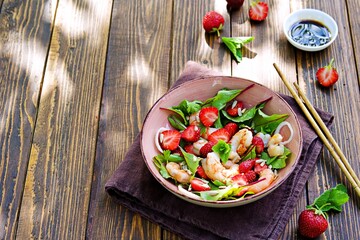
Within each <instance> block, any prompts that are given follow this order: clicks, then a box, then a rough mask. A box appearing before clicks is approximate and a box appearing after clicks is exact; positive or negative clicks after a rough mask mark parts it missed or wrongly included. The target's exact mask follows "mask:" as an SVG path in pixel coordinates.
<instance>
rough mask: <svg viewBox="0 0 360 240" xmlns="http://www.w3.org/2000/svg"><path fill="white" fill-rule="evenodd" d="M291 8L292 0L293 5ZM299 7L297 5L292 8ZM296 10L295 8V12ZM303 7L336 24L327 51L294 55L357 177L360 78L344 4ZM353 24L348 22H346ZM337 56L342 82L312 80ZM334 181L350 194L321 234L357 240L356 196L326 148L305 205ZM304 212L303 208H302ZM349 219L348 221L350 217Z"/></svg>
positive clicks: (359, 215) (304, 81) (304, 82)
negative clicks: (327, 84)
mask: <svg viewBox="0 0 360 240" xmlns="http://www.w3.org/2000/svg"><path fill="white" fill-rule="evenodd" d="M292 3H293V4H294V6H295V5H296V4H297V3H296V1H292ZM296 7H299V5H296ZM296 7H294V8H293V10H296V9H297V8H296ZM301 8H316V9H320V10H322V11H324V12H327V13H328V14H330V15H331V16H332V17H333V18H334V19H335V21H336V22H337V24H338V26H339V35H338V38H337V39H336V40H335V42H334V43H333V44H332V45H331V46H330V48H328V49H325V50H323V51H321V52H316V53H305V52H301V51H297V52H296V56H297V65H298V77H299V81H300V84H301V86H302V88H303V89H304V90H305V91H306V93H307V95H308V97H309V99H310V100H311V102H312V103H313V104H314V105H315V106H317V107H319V108H321V109H323V110H325V111H329V112H331V113H332V114H334V116H335V121H334V126H333V128H332V129H331V130H332V133H333V135H334V138H335V140H336V141H337V142H338V144H339V146H340V148H341V149H342V150H343V151H344V154H345V155H346V156H347V157H348V160H349V162H350V164H351V165H352V166H353V168H354V171H355V172H356V173H357V174H358V175H359V173H360V165H359V164H358V156H359V154H360V149H359V148H358V146H359V145H360V139H359V137H358V136H359V134H360V126H359V124H357V123H358V122H359V121H360V113H359V112H360V94H359V79H358V75H357V71H356V63H355V56H354V55H353V51H354V49H353V46H352V42H351V32H350V26H349V18H348V15H347V12H348V11H349V9H347V4H346V2H345V1H335V0H331V1H306V2H304V3H303V4H302V6H301ZM350 21H351V19H350ZM332 57H334V58H335V67H336V68H337V70H338V72H339V75H340V79H339V81H338V82H337V83H336V84H335V85H334V86H333V87H331V88H322V87H321V86H320V85H319V84H318V83H317V81H316V77H315V73H316V71H317V69H318V68H320V67H322V66H325V65H327V64H328V63H329V62H330V60H331V58H332ZM338 183H344V184H346V185H347V187H348V189H349V191H350V198H351V199H350V201H349V203H347V204H346V205H345V206H344V208H343V209H344V211H343V212H342V213H340V214H330V218H329V222H330V227H329V230H328V231H326V232H325V237H326V238H327V239H359V238H360V209H359V207H358V206H359V198H358V197H357V196H356V194H355V192H354V191H353V190H352V189H351V186H350V185H349V183H348V181H347V180H346V178H345V175H344V174H343V173H341V171H340V170H339V167H338V166H337V164H336V163H335V161H334V160H333V158H332V156H331V155H330V154H329V152H328V151H327V150H324V153H323V155H322V157H321V158H320V161H318V163H317V165H316V168H315V171H314V174H313V175H312V176H311V178H310V179H309V182H308V197H309V199H308V201H309V203H311V202H313V200H314V199H315V198H316V197H317V196H318V195H319V194H321V193H322V192H323V191H325V190H326V189H328V188H330V187H334V186H335V185H336V184H338ZM303 208H305V206H303ZM349 216H351V217H349Z"/></svg>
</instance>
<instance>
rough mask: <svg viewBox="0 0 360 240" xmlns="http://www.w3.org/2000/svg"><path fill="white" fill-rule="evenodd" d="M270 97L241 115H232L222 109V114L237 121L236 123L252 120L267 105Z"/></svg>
mask: <svg viewBox="0 0 360 240" xmlns="http://www.w3.org/2000/svg"><path fill="white" fill-rule="evenodd" d="M268 100H270V98H269V99H267V100H265V101H263V102H261V103H259V104H257V105H256V106H254V107H252V108H249V109H246V110H245V112H244V113H243V114H242V115H241V116H237V117H232V116H230V115H229V114H228V113H227V112H226V111H225V110H222V114H223V115H224V116H225V117H226V118H227V119H229V120H231V121H233V122H236V123H242V122H245V121H248V120H251V119H253V118H254V117H255V115H256V113H257V111H258V110H260V109H263V108H264V107H265V104H266V103H267V102H268Z"/></svg>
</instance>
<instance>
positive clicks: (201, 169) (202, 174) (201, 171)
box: [196, 166, 209, 179]
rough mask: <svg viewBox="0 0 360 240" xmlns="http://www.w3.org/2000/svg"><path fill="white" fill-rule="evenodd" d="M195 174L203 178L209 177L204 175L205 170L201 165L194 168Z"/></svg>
mask: <svg viewBox="0 0 360 240" xmlns="http://www.w3.org/2000/svg"><path fill="white" fill-rule="evenodd" d="M196 174H197V175H198V176H199V177H201V178H203V179H209V178H208V176H207V175H206V173H205V170H204V168H203V167H202V166H198V167H197V169H196Z"/></svg>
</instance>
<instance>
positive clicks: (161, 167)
mask: <svg viewBox="0 0 360 240" xmlns="http://www.w3.org/2000/svg"><path fill="white" fill-rule="evenodd" d="M153 161H154V164H155V166H156V168H157V169H158V170H159V172H160V175H161V176H162V177H163V178H165V179H168V178H171V176H170V175H169V173H168V171H167V170H166V167H165V166H164V163H163V162H162V161H161V160H159V159H158V158H156V157H154V158H153Z"/></svg>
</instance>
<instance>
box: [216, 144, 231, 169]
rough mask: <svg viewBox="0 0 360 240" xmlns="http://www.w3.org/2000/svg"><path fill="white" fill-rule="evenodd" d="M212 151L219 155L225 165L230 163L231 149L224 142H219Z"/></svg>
mask: <svg viewBox="0 0 360 240" xmlns="http://www.w3.org/2000/svg"><path fill="white" fill-rule="evenodd" d="M212 150H213V151H214V152H216V153H217V154H219V156H220V159H221V161H222V162H223V163H224V164H225V163H226V162H227V161H228V158H229V155H230V152H231V147H230V144H227V143H226V142H225V141H224V140H219V141H218V142H217V143H216V144H215V145H214V146H213V147H212Z"/></svg>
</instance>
